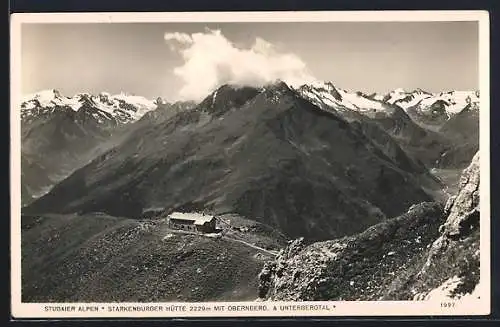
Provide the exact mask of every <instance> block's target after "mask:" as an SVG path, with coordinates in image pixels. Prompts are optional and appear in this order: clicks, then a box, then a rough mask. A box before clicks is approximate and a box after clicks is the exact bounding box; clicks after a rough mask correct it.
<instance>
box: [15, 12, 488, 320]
mask: <svg viewBox="0 0 500 327" xmlns="http://www.w3.org/2000/svg"><path fill="white" fill-rule="evenodd" d="M388 21H392V22H395V21H398V22H419V21H426V22H430V21H478V22H479V78H480V94H481V95H480V103H481V105H480V167H481V168H480V169H481V174H480V179H481V181H480V203H481V215H480V225H481V227H480V228H481V230H480V252H481V258H480V284H479V287H480V294H481V299H480V300H471V301H470V302H465V301H449V302H453V303H454V305H453V306H452V307H446V305H445V306H444V307H443V303H442V302H441V301H334V302H320V301H314V302H274V301H269V302H268V301H263V302H204V303H202V302H200V303H22V301H21V202H20V199H21V194H20V192H21V191H20V176H21V173H20V172H21V167H20V152H21V150H20V112H19V109H18V104H19V103H20V100H21V98H20V90H21V66H20V58H21V25H22V24H25V23H130V22H143V23H145V22H157V23H159V22H163V23H174V22H190V23H193V22H200V23H201V22H203V23H210V22H388ZM10 35H11V50H10V54H11V68H10V69H11V71H10V72H11V111H10V127H11V136H10V144H11V150H10V158H11V160H10V165H11V176H10V183H11V184H10V185H11V313H12V316H13V317H14V318H91V317H96V318H104V317H116V318H118V317H120V318H132V317H183V318H184V317H273V316H281V317H283V316H286V317H304V316H331V317H335V316H429V315H434V316H449V315H453V316H455V315H487V314H489V313H490V310H491V306H490V301H491V299H490V296H491V290H490V285H491V276H490V267H491V266H490V244H491V243H490V241H491V240H490V212H491V211H490V200H491V199H490V151H489V149H490V144H489V142H490V123H489V122H490V118H489V115H490V107H489V97H490V93H489V60H490V56H489V14H488V12H487V11H356V12H355V11H337V12H332V11H324V12H292V11H289V12H169V13H159V12H156V13H15V14H12V15H11V34H10ZM297 305H299V306H300V305H304V306H308V305H311V306H317V308H314V307H310V309H306V310H300V308H299V309H297V308H293V309H292V310H284V309H280V308H284V307H286V306H297ZM155 306H156V310H153V311H143V310H144V309H147V308H149V309H153V307H155ZM183 306H184V307H185V309H186V310H187V311H179V310H181V309H180V308H179V307H183ZM216 306H217V307H219V306H224V308H225V310H224V311H216V310H215V309H214V308H215V307H216ZM237 306H257V307H259V306H267V308H268V309H267V310H265V311H262V310H237V309H238V308H237ZM323 306H325V307H323ZM116 307H123V308H122V309H123V311H115V310H113V311H110V310H111V309H113V308H116ZM174 307H177V309H176V308H174ZM203 307H205V308H209V309H210V310H203V309H202V308H203ZM274 307H276V310H274ZM54 308H58V310H57V311H54V310H56V309H54ZM71 308H73V309H71ZM95 308H97V311H91V309H95ZM190 308H194V309H199V310H196V311H189V309H190ZM230 308H233V309H234V310H231V309H230ZM311 308H313V309H311ZM325 308H328V309H325ZM63 309H66V310H63ZM80 309H81V310H80ZM131 309H133V310H134V311H130V310H131ZM240 309H241V308H240ZM137 310H139V311H137Z"/></svg>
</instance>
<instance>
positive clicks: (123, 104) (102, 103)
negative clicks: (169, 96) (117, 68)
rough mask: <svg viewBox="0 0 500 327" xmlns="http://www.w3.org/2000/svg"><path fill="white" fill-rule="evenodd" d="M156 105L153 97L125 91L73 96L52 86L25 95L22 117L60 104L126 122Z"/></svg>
mask: <svg viewBox="0 0 500 327" xmlns="http://www.w3.org/2000/svg"><path fill="white" fill-rule="evenodd" d="M156 107H157V104H156V103H155V101H153V100H149V99H146V98H144V97H142V96H136V95H129V94H127V93H124V92H121V93H120V94H116V95H111V94H110V93H108V92H101V93H99V94H97V95H93V94H90V93H78V94H76V95H74V96H72V97H66V96H63V95H62V94H61V93H60V92H59V91H58V90H55V89H52V90H43V91H39V92H37V93H34V94H30V95H27V96H25V97H23V102H22V103H21V118H22V119H25V118H27V117H33V116H38V115H41V114H50V113H52V112H53V111H54V110H57V109H58V108H66V109H67V108H71V109H72V110H74V111H79V110H89V109H95V110H98V111H101V112H103V114H102V115H100V116H103V117H108V119H114V120H116V121H117V122H118V123H122V124H125V123H129V122H133V121H136V120H138V119H140V118H141V117H142V116H143V115H144V114H145V113H147V112H149V111H151V110H154V109H156Z"/></svg>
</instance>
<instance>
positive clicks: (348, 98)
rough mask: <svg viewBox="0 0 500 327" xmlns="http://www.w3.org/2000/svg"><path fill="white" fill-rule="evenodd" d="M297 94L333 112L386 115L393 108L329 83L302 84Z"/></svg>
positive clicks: (360, 93) (359, 93)
mask: <svg viewBox="0 0 500 327" xmlns="http://www.w3.org/2000/svg"><path fill="white" fill-rule="evenodd" d="M296 90H297V92H298V93H299V94H300V95H302V96H303V97H304V98H306V99H308V100H309V101H311V102H312V103H314V104H316V105H317V106H319V107H320V108H323V109H326V110H332V109H333V110H335V111H346V110H348V111H356V112H359V113H361V114H364V115H368V116H372V115H386V114H390V113H392V112H393V111H394V108H393V107H392V106H390V105H388V104H386V103H384V102H382V101H380V100H378V99H375V98H371V97H368V96H367V95H365V94H363V93H362V92H351V91H348V90H345V89H342V88H339V87H336V86H334V85H333V84H332V83H331V82H325V83H318V82H316V83H313V84H304V85H302V86H300V87H298V88H297V89H296Z"/></svg>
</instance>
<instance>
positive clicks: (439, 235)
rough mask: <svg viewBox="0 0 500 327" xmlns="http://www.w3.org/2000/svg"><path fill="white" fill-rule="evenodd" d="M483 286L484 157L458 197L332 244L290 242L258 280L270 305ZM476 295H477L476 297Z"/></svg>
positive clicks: (452, 293)
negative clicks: (481, 170) (481, 175)
mask: <svg viewBox="0 0 500 327" xmlns="http://www.w3.org/2000/svg"><path fill="white" fill-rule="evenodd" d="M478 283H479V155H478V154H476V155H475V156H474V158H473V160H472V163H471V164H470V166H469V167H468V168H467V169H466V170H465V171H464V172H463V174H462V177H461V183H460V190H459V192H458V194H457V195H456V196H454V197H452V198H450V200H449V201H448V203H447V204H446V207H445V208H444V209H443V208H442V207H441V206H440V205H439V204H437V203H422V204H419V205H416V206H412V207H411V208H410V209H409V210H408V212H407V213H405V214H403V215H401V216H399V217H397V218H394V219H390V220H387V221H384V222H382V223H380V224H377V225H375V226H372V227H370V228H369V229H367V230H366V231H364V232H363V233H360V234H358V235H355V236H352V237H345V238H341V239H337V240H332V241H325V242H318V243H313V244H310V245H306V244H304V242H303V240H302V239H298V240H295V241H290V244H289V245H288V246H287V247H286V248H285V249H284V250H282V251H281V253H280V255H279V256H278V257H277V259H276V260H274V261H271V262H268V263H266V265H265V267H264V269H263V270H262V271H261V273H260V274H259V296H260V297H261V298H263V299H267V300H292V301H299V300H423V299H429V298H436V297H448V298H460V297H462V296H466V295H468V296H476V295H475V294H474V290H475V288H476V287H477V285H478ZM471 293H472V294H474V295H471Z"/></svg>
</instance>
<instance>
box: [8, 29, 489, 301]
mask: <svg viewBox="0 0 500 327" xmlns="http://www.w3.org/2000/svg"><path fill="white" fill-rule="evenodd" d="M479 35H480V33H479V22H478V21H477V20H476V21H319V22H317V21H310V22H304V21H290V22H245V21H241V22H213V21H208V22H200V21H193V22H189V21H186V22H168V21H166V22H130V23H127V22H85V23H80V22H71V21H70V22H66V23H60V22H58V23H51V22H50V21H47V22H43V23H41V22H37V23H23V24H21V26H20V39H19V43H20V46H21V56H20V57H19V58H18V61H19V65H20V76H21V81H20V87H21V89H20V90H19V94H20V96H19V101H18V103H16V104H14V105H13V106H14V107H15V108H14V109H15V110H17V111H18V112H19V115H18V118H19V120H20V136H19V139H20V174H21V177H20V196H21V198H20V204H21V209H20V213H21V218H20V229H21V230H20V240H21V242H20V243H21V250H20V261H21V264H20V267H21V272H20V273H21V278H20V280H21V295H20V297H21V301H22V302H23V303H122V302H123V303H124V302H127V303H177V302H183V303H204V302H238V303H240V302H245V303H246V304H248V303H247V302H251V303H250V304H251V305H253V306H256V307H259V306H262V305H267V307H272V305H273V304H272V303H277V301H281V302H293V303H300V302H304V301H415V302H420V301H433V300H434V301H436V300H437V301H451V302H449V303H455V302H454V301H465V300H472V301H474V300H478V299H480V298H481V296H482V295H481V292H479V291H480V286H481V283H482V280H481V278H480V276H481V273H480V268H481V265H480V262H481V255H482V254H481V251H480V209H479V208H480V204H479V202H480V201H479V199H480V192H479V190H480V183H479V182H480V158H481V156H482V153H481V156H480V153H479V144H480V137H479V134H480V130H481V128H480V111H481V110H483V108H482V106H481V104H482V103H484V102H482V101H483V99H482V97H483V93H481V92H480V91H481V90H480V74H479V71H480V47H479ZM14 109H13V110H14ZM486 151H488V150H487V149H486ZM481 227H483V226H481ZM480 254H481V255H480ZM332 303H334V302H332ZM235 308H236V307H235ZM98 309H99V308H98ZM226 309H227V308H226ZM282 309H283V308H282ZM89 310H90V309H89ZM110 310H111V309H110ZM114 310H120V309H119V306H116V308H115V309H114ZM123 310H125V309H123ZM200 310H205V309H203V306H200ZM206 310H214V309H213V307H212V308H210V307H208V309H206ZM235 310H236V309H235ZM242 310H244V309H242ZM257 310H258V309H257ZM275 310H276V309H275ZM283 310H286V308H284V309H283Z"/></svg>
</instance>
